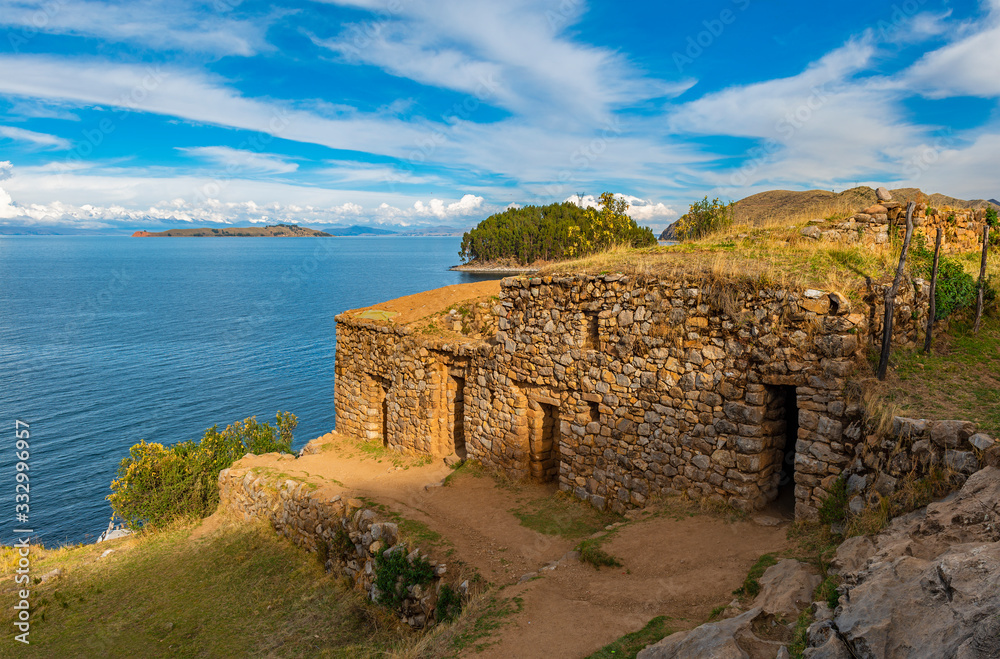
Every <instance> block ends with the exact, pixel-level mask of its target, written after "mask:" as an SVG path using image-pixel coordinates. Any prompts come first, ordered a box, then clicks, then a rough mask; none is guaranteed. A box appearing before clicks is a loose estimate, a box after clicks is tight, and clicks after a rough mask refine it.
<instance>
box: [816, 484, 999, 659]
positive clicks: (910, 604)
mask: <svg viewBox="0 0 1000 659" xmlns="http://www.w3.org/2000/svg"><path fill="white" fill-rule="evenodd" d="M998 502H1000V469H995V468H992V467H987V468H986V469H982V470H980V471H978V472H976V473H975V474H973V475H972V476H970V477H969V479H968V480H967V481H966V483H965V485H964V486H963V487H962V489H961V490H960V491H958V492H956V493H954V494H952V495H950V496H948V497H947V498H945V499H943V500H941V501H939V502H936V503H932V504H930V505H929V506H927V507H926V508H925V509H922V510H920V511H916V512H914V513H910V514H909V515H905V516H903V517H900V518H897V519H895V520H893V522H892V524H890V526H889V528H888V529H886V530H885V531H883V532H882V533H879V534H878V535H877V536H875V537H874V538H873V539H872V540H871V541H869V540H867V539H866V540H858V539H852V540H850V541H848V542H845V543H844V544H843V545H841V547H840V548H839V549H838V551H837V557H836V559H835V560H834V568H835V569H838V570H839V571H840V574H841V577H842V578H843V580H844V583H843V585H842V586H841V598H840V606H838V607H837V610H836V615H835V617H834V620H833V625H834V628H835V630H836V635H838V636H839V637H840V638H841V639H842V640H844V641H845V642H846V643H847V645H848V646H849V648H850V650H851V653H852V655H853V656H855V657H859V658H863V659H876V658H878V659H881V658H883V657H884V658H903V657H957V656H962V657H965V658H967V659H971V658H973V657H995V656H997V655H996V654H990V653H991V652H993V650H992V649H991V648H994V647H997V646H1000V624H998V623H997V621H996V619H997V617H998V615H1000V505H998ZM865 553H867V554H868V556H867V558H865V557H864V554H865ZM980 648H983V650H980ZM983 652H986V654H983ZM977 653H978V654H977ZM808 656H813V657H814V656H818V655H816V654H810V655H808Z"/></svg>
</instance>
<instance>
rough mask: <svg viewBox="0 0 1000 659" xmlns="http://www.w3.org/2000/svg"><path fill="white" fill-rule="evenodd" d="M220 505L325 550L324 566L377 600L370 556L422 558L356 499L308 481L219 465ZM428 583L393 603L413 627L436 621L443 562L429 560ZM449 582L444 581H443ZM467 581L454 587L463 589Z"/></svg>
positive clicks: (395, 529) (304, 544)
mask: <svg viewBox="0 0 1000 659" xmlns="http://www.w3.org/2000/svg"><path fill="white" fill-rule="evenodd" d="M219 496H220V500H221V502H220V505H221V506H222V507H224V508H226V509H228V510H230V511H231V512H233V513H235V514H237V515H239V516H240V517H241V518H242V519H244V520H246V521H250V520H253V519H260V520H266V521H267V522H269V523H270V524H271V525H272V526H273V527H274V529H275V530H276V531H277V532H278V533H281V534H282V535H284V536H285V537H287V538H289V539H290V540H291V541H292V542H294V543H295V544H297V545H299V546H300V547H303V548H305V549H307V550H308V551H314V552H316V551H318V552H325V553H326V555H327V556H328V559H327V561H326V568H327V570H329V571H336V572H339V573H341V574H344V575H345V576H347V577H350V578H351V580H352V581H353V582H354V585H355V587H356V588H358V589H359V590H361V591H362V592H364V593H365V594H366V595H367V596H368V597H369V598H370V599H371V600H372V601H373V602H377V601H378V600H379V595H380V593H379V591H378V587H377V586H376V585H375V580H376V577H377V574H378V573H377V562H376V557H377V556H378V555H380V554H382V555H383V556H384V557H385V558H388V557H389V554H390V553H392V552H404V553H405V554H406V559H407V561H409V562H410V563H411V564H412V563H413V562H414V561H418V560H421V559H422V558H423V559H425V560H426V557H425V556H424V555H423V554H422V553H421V551H420V549H419V548H416V549H415V548H413V547H410V546H409V545H408V543H407V542H406V541H405V539H403V538H401V537H400V534H399V528H398V526H397V525H396V524H395V523H393V522H390V521H386V520H385V519H383V516H382V515H380V514H379V513H378V512H377V511H375V510H374V509H372V508H370V507H368V506H366V504H365V503H364V502H363V501H361V500H359V499H354V498H350V497H346V496H343V495H341V494H333V495H331V494H329V493H324V492H322V491H320V490H316V489H315V486H313V485H312V484H310V483H306V482H301V481H294V480H291V479H283V478H279V477H276V476H272V475H269V474H267V473H258V472H255V471H254V470H253V469H250V470H241V469H238V468H235V467H234V468H230V469H225V470H223V471H222V473H220V474H219ZM429 563H430V566H431V568H432V569H433V571H434V578H433V580H432V581H431V583H429V584H426V585H423V586H420V585H416V586H413V587H412V588H410V589H408V591H407V594H406V596H405V598H404V599H403V602H402V604H401V606H400V607H399V609H398V613H399V614H400V616H401V618H402V620H403V621H405V622H406V623H407V624H409V625H410V627H412V628H414V629H421V628H424V627H431V626H433V625H434V624H435V622H436V618H435V615H436V612H437V611H436V607H437V602H438V597H439V595H440V594H441V592H442V588H444V587H445V586H446V582H445V575H446V574H447V566H446V565H445V564H444V563H438V562H435V561H433V560H430V561H429ZM449 587H450V586H449ZM467 588H468V584H463V585H462V586H461V587H459V588H457V589H455V592H458V593H463V592H464V590H466V589H467Z"/></svg>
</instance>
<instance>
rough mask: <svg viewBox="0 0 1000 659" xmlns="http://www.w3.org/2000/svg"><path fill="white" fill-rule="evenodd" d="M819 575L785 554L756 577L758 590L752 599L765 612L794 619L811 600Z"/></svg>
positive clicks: (818, 581)
mask: <svg viewBox="0 0 1000 659" xmlns="http://www.w3.org/2000/svg"><path fill="white" fill-rule="evenodd" d="M820 581H822V579H820V577H819V575H818V574H816V573H815V570H813V569H812V568H810V567H809V566H808V565H806V564H805V563H800V562H799V561H796V560H793V559H790V558H786V559H785V560H782V561H779V562H778V564H777V565H772V566H771V567H769V568H767V571H766V572H764V575H763V576H762V577H761V578H760V579H759V582H760V593H759V594H758V595H757V597H756V599H754V601H753V605H754V606H755V607H760V608H761V610H762V611H764V612H766V613H773V614H775V615H779V616H783V617H784V618H785V619H787V620H794V619H795V618H796V617H797V616H798V615H799V612H800V611H802V609H804V608H806V607H807V606H809V605H810V604H811V603H812V601H813V591H814V590H816V586H818V585H819V583H820Z"/></svg>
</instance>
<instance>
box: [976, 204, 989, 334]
mask: <svg viewBox="0 0 1000 659" xmlns="http://www.w3.org/2000/svg"><path fill="white" fill-rule="evenodd" d="M989 249H990V225H988V224H987V225H986V226H984V227H983V260H982V263H980V264H979V294H978V295H977V296H976V322H975V324H973V326H972V333H973V334H979V322H980V321H981V320H982V319H983V298H984V297H985V296H986V253H987V252H988V251H989Z"/></svg>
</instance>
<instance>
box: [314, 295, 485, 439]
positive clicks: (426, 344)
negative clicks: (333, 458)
mask: <svg viewBox="0 0 1000 659" xmlns="http://www.w3.org/2000/svg"><path fill="white" fill-rule="evenodd" d="M337 323H338V324H337V363H336V367H335V371H334V374H335V377H336V380H335V383H334V402H335V405H336V411H337V430H338V431H339V432H341V433H343V434H347V435H352V436H355V437H361V438H364V439H368V440H380V441H381V440H383V439H386V438H388V441H387V444H388V445H391V446H392V447H394V448H396V449H398V450H401V451H404V452H410V453H423V454H429V455H435V456H442V455H448V454H450V453H453V452H456V451H455V449H456V447H455V439H454V438H455V436H456V424H457V425H458V426H459V433H458V434H459V436H460V435H461V432H460V427H461V418H462V417H463V416H464V415H463V414H461V409H460V410H459V413H458V414H456V413H455V406H456V402H459V403H460V402H461V398H462V396H463V394H465V393H466V392H467V391H468V388H467V387H466V386H464V385H465V384H467V381H468V380H467V378H468V374H469V370H470V368H472V364H473V362H474V361H475V360H474V359H473V357H474V356H475V355H477V354H479V353H480V352H481V351H482V349H483V347H484V346H483V345H482V343H481V342H470V341H467V340H465V341H463V340H458V341H456V342H454V343H448V342H443V341H440V340H434V339H432V338H430V337H429V336H427V335H424V334H421V333H419V332H414V331H413V330H412V329H411V328H409V327H405V326H404V327H397V326H392V325H387V324H384V323H379V322H376V321H371V320H362V319H356V318H349V317H347V316H344V315H341V316H337ZM447 410H451V413H448V412H447ZM458 449H459V451H458V452H459V453H461V452H462V451H461V446H459V447H458ZM462 457H464V456H462Z"/></svg>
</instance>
